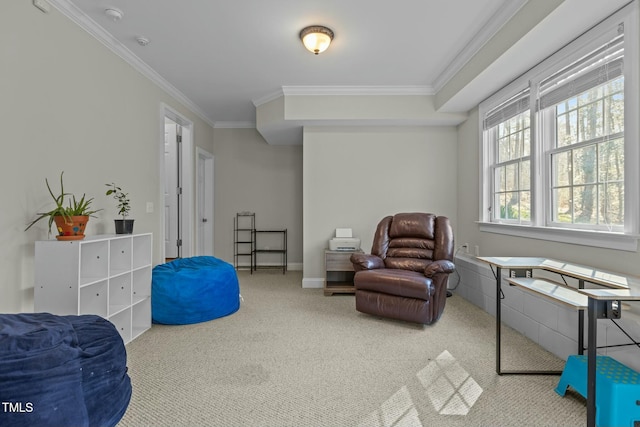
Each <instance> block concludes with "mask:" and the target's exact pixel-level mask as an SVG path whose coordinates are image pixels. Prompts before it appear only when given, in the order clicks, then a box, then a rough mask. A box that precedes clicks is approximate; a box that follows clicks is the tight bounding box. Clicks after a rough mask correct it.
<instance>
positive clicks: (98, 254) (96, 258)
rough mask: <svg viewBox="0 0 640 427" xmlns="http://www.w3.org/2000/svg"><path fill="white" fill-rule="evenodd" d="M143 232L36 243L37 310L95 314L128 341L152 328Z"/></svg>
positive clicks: (148, 243) (148, 242)
mask: <svg viewBox="0 0 640 427" xmlns="http://www.w3.org/2000/svg"><path fill="white" fill-rule="evenodd" d="M152 243H153V241H152V235H151V233H147V234H117V235H115V234H113V235H111V234H110V235H98V236H87V237H85V239H83V240H71V241H58V240H43V241H37V242H36V257H35V263H36V271H35V290H34V309H35V312H48V313H52V314H57V315H67V314H74V315H80V314H97V315H98V316H101V317H104V318H105V319H107V320H109V321H110V322H111V323H113V324H114V325H115V327H116V329H118V332H120V335H121V336H122V339H123V341H124V342H125V344H126V343H129V342H130V341H132V340H133V339H135V338H136V337H138V336H139V335H140V334H142V333H143V332H144V331H146V330H147V329H149V328H151V269H152V265H151V259H152V248H153V244H152Z"/></svg>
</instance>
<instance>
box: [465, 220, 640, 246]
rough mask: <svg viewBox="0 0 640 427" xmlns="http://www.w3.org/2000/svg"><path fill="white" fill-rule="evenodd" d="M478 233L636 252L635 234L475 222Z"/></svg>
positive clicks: (636, 239) (636, 241) (637, 236)
mask: <svg viewBox="0 0 640 427" xmlns="http://www.w3.org/2000/svg"><path fill="white" fill-rule="evenodd" d="M477 224H479V225H480V231H484V232H487V233H497V234H506V235H509V236H517V237H526V238H529V239H538V240H549V241H552V242H561V243H569V244H573V245H583V246H593V247H596V248H605V249H617V250H621V251H628V252H636V251H637V250H638V239H640V236H639V235H637V234H622V233H608V232H602V231H586V230H570V229H566V228H553V227H537V226H530V225H516V224H499V223H494V222H481V221H479V222H477Z"/></svg>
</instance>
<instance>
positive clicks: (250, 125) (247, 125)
mask: <svg viewBox="0 0 640 427" xmlns="http://www.w3.org/2000/svg"><path fill="white" fill-rule="evenodd" d="M213 127H214V128H215V129H255V128H256V124H255V123H254V122H232V121H228V122H225V121H221V122H216V123H215V125H214V126H213Z"/></svg>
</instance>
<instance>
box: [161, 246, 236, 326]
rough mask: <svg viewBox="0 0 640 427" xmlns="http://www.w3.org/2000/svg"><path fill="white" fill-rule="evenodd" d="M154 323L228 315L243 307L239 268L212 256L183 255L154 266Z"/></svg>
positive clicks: (189, 320) (173, 322)
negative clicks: (187, 256) (185, 256)
mask: <svg viewBox="0 0 640 427" xmlns="http://www.w3.org/2000/svg"><path fill="white" fill-rule="evenodd" d="M151 283H152V285H151V313H152V314H151V316H152V318H153V322H154V323H162V324H165V325H186V324H190V323H199V322H206V321H208V320H212V319H217V318H218V317H223V316H228V315H229V314H232V313H235V312H236V311H238V309H239V308H240V286H239V284H238V276H237V274H236V270H235V268H233V266H232V265H231V264H229V263H227V262H225V261H222V260H220V259H218V258H214V257H210V256H199V257H191V258H179V259H176V260H173V261H171V262H168V263H166V264H161V265H158V266H156V267H154V268H153V274H152V281H151Z"/></svg>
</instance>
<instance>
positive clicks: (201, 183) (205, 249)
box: [196, 147, 214, 256]
mask: <svg viewBox="0 0 640 427" xmlns="http://www.w3.org/2000/svg"><path fill="white" fill-rule="evenodd" d="M197 151H198V163H197V165H196V168H197V181H196V192H197V204H198V215H197V224H198V225H197V226H198V231H197V236H196V238H197V240H198V255H208V256H213V246H214V245H213V203H214V201H213V200H214V197H213V188H214V187H213V156H212V155H211V153H209V152H207V151H205V150H203V149H201V148H200V147H198V148H197Z"/></svg>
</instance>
